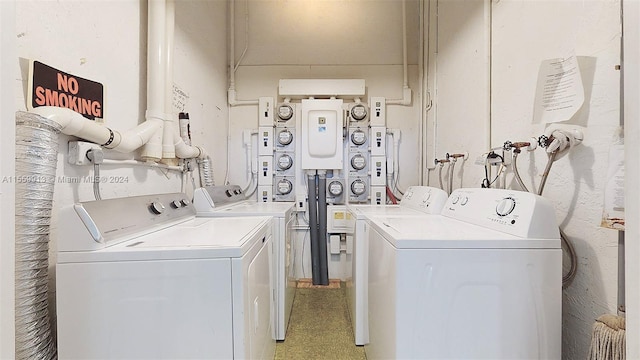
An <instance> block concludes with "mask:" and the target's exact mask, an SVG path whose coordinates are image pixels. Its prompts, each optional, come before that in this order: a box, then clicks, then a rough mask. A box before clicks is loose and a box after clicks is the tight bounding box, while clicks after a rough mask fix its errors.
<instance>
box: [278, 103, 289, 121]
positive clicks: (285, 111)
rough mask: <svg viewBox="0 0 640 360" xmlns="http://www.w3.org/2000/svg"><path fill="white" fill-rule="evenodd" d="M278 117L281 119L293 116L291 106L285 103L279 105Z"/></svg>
mask: <svg viewBox="0 0 640 360" xmlns="http://www.w3.org/2000/svg"><path fill="white" fill-rule="evenodd" d="M278 117H279V118H280V119H281V120H285V121H287V120H289V119H291V118H292V117H293V109H292V108H291V106H289V105H287V104H282V105H280V106H278Z"/></svg>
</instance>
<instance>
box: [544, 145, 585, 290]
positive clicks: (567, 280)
mask: <svg viewBox="0 0 640 360" xmlns="http://www.w3.org/2000/svg"><path fill="white" fill-rule="evenodd" d="M556 154H557V151H554V152H552V153H549V158H548V160H547V166H546V167H545V169H544V173H543V174H542V179H541V180H540V188H539V189H538V195H540V196H542V192H543V191H544V185H545V184H546V182H547V178H548V177H549V172H550V171H551V166H552V165H553V162H554V161H555V159H556ZM560 239H561V240H562V245H563V246H564V249H566V251H567V252H568V253H569V271H568V272H567V273H566V274H564V275H563V276H562V288H563V289H565V288H567V287H568V286H569V285H570V284H571V282H572V281H573V279H574V278H575V277H576V274H577V273H578V256H577V255H576V251H575V249H574V247H573V244H572V243H571V241H569V238H568V237H567V235H566V234H565V233H564V231H562V229H560Z"/></svg>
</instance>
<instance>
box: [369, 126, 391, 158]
mask: <svg viewBox="0 0 640 360" xmlns="http://www.w3.org/2000/svg"><path fill="white" fill-rule="evenodd" d="M386 139H387V128H385V127H383V126H372V127H371V156H377V155H384V154H385V152H386V147H387V144H386V143H387V141H386Z"/></svg>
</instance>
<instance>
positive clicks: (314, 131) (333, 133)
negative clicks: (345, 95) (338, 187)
mask: <svg viewBox="0 0 640 360" xmlns="http://www.w3.org/2000/svg"><path fill="white" fill-rule="evenodd" d="M301 107H302V119H301V122H302V126H301V130H302V137H301V145H302V149H301V150H302V169H312V170H332V169H342V166H343V158H342V156H343V136H342V124H343V111H342V100H339V99H330V100H316V99H303V100H302V106H301Z"/></svg>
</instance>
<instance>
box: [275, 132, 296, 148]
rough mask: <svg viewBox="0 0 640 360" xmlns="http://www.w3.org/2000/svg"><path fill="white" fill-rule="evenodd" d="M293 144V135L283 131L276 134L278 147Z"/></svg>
mask: <svg viewBox="0 0 640 360" xmlns="http://www.w3.org/2000/svg"><path fill="white" fill-rule="evenodd" d="M291 142H293V134H292V133H291V131H289V130H287V129H284V130H282V131H280V132H279V133H278V143H279V144H280V145H289V144H291Z"/></svg>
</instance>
